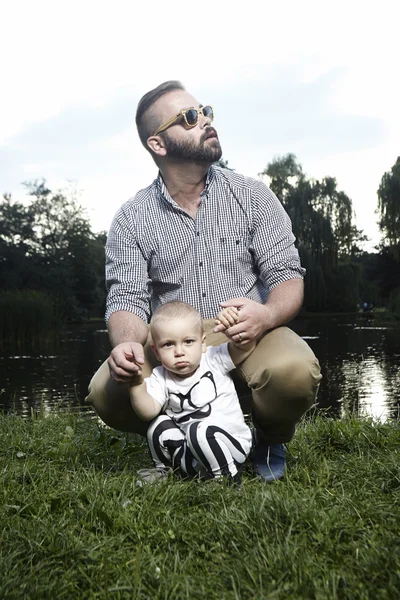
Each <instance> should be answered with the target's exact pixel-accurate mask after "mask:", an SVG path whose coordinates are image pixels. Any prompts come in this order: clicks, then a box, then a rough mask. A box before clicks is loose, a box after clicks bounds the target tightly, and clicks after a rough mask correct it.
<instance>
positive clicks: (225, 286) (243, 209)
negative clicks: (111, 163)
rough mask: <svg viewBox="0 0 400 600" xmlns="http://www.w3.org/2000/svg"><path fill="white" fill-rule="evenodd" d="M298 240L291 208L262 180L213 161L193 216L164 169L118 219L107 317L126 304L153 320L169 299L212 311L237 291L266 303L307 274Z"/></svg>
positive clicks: (209, 314)
mask: <svg viewBox="0 0 400 600" xmlns="http://www.w3.org/2000/svg"><path fill="white" fill-rule="evenodd" d="M294 241H295V237H294V235H293V233H292V227H291V222H290V219H289V217H288V215H287V213H286V212H285V210H284V209H283V207H282V205H281V203H280V202H279V200H278V199H277V197H276V196H275V195H274V194H273V192H271V190H269V189H268V188H267V187H266V186H265V185H264V184H263V183H262V182H261V181H257V180H256V179H251V178H249V177H244V176H243V175H239V174H238V173H235V172H233V171H229V170H227V169H220V168H218V167H215V166H213V167H211V168H210V169H209V171H208V175H207V179H206V185H205V188H204V191H203V192H202V193H201V195H200V206H199V208H198V211H197V215H196V218H195V219H193V218H192V217H191V216H190V215H189V214H188V213H186V212H185V211H184V210H183V209H182V208H180V207H179V205H178V204H176V202H174V200H173V199H172V198H171V196H170V195H169V193H168V190H167V188H166V186H165V184H164V182H163V179H162V177H161V175H159V176H158V178H157V179H156V180H155V181H154V182H153V183H152V184H151V185H150V186H149V187H147V188H146V189H144V190H141V191H139V192H138V193H137V194H136V196H134V197H133V198H131V199H130V200H128V201H127V202H126V203H125V204H124V205H123V206H122V207H121V208H120V209H119V211H118V212H117V213H116V215H115V217H114V220H113V222H112V225H111V228H110V232H109V235H108V240H107V244H106V281H107V291H108V296H107V310H106V320H107V321H108V319H109V317H110V315H111V314H112V313H113V312H116V311H120V310H123V311H130V312H133V313H135V314H136V315H138V316H139V317H140V318H141V319H143V320H144V321H146V322H148V320H149V318H150V315H151V313H152V312H154V310H155V309H156V308H157V307H158V306H159V305H160V304H164V303H165V302H168V301H170V300H182V301H183V302H187V303H188V304H191V305H193V306H195V307H196V308H197V309H198V310H199V311H200V314H201V315H202V316H203V318H206V319H207V318H213V317H215V316H216V314H217V312H218V310H219V303H220V302H222V301H224V300H229V299H230V298H237V297H243V296H245V297H247V298H250V299H251V300H255V301H256V302H262V303H263V302H265V300H266V299H267V297H268V292H269V290H271V289H272V288H274V287H275V286H277V285H279V284H280V283H282V282H284V281H287V280H288V279H294V278H302V277H303V276H304V273H305V270H304V269H303V268H302V267H301V265H300V260H299V255H298V252H297V250H296V248H295V246H294Z"/></svg>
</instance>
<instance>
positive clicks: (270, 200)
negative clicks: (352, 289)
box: [252, 181, 305, 290]
mask: <svg viewBox="0 0 400 600" xmlns="http://www.w3.org/2000/svg"><path fill="white" fill-rule="evenodd" d="M252 200H253V236H252V251H253V253H254V257H255V260H256V264H257V267H258V270H259V273H260V277H261V280H262V282H263V283H264V285H265V286H266V288H267V289H268V290H271V289H272V288H274V287H276V286H277V285H279V284H280V283H283V282H284V281H287V280H289V279H302V278H303V277H304V275H305V269H303V267H302V266H301V264H300V257H299V253H298V251H297V248H296V247H295V245H294V242H295V241H296V238H295V237H294V235H293V232H292V223H291V221H290V218H289V215H288V214H287V212H286V211H285V209H284V208H283V206H282V204H281V203H280V201H279V200H278V198H277V197H276V196H275V194H274V193H273V192H272V191H271V190H270V189H269V188H267V186H266V185H265V184H264V183H262V182H261V181H260V182H257V183H256V187H255V189H254V190H253V198H252Z"/></svg>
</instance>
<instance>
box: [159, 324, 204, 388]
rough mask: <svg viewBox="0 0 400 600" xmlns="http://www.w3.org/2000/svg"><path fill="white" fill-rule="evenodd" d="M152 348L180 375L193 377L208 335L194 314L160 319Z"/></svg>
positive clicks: (166, 366)
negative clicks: (203, 331) (202, 330)
mask: <svg viewBox="0 0 400 600" xmlns="http://www.w3.org/2000/svg"><path fill="white" fill-rule="evenodd" d="M152 337H153V343H152V349H153V352H154V353H155V355H156V356H157V358H158V360H159V361H160V362H161V364H162V365H163V366H164V367H165V368H166V369H167V370H168V371H171V372H172V373H174V374H176V375H178V376H179V377H182V378H185V377H190V375H192V374H193V373H194V372H195V371H196V369H197V367H198V366H199V364H200V360H201V355H202V353H203V352H205V351H206V342H205V335H204V334H203V333H202V332H201V328H200V325H199V322H198V320H197V319H195V318H193V317H186V318H176V319H160V321H158V322H157V323H156V324H155V327H154V329H152Z"/></svg>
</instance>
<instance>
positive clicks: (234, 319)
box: [215, 306, 257, 365]
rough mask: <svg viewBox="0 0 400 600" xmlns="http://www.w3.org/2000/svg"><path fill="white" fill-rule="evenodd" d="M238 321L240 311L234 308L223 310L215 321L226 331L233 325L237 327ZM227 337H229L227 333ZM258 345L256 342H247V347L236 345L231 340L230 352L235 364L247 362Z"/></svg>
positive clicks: (229, 307)
mask: <svg viewBox="0 0 400 600" xmlns="http://www.w3.org/2000/svg"><path fill="white" fill-rule="evenodd" d="M238 321H239V311H238V309H237V308H235V307H234V306H228V307H227V308H223V309H222V310H220V311H219V313H218V314H217V316H216V319H215V324H216V325H223V326H224V327H225V330H226V329H229V327H231V326H232V325H236V323H238ZM225 335H227V334H226V332H225ZM256 345H257V342H256V341H255V340H254V341H252V342H247V343H246V345H245V346H241V345H240V343H238V344H236V343H235V342H234V341H233V340H230V341H229V343H228V350H229V354H230V357H231V359H232V362H233V364H234V365H238V364H240V363H241V362H243V361H244V360H246V358H247V357H248V356H250V354H251V353H252V352H253V350H254V348H255V347H256Z"/></svg>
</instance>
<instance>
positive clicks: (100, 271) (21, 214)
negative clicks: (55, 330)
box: [0, 181, 105, 321]
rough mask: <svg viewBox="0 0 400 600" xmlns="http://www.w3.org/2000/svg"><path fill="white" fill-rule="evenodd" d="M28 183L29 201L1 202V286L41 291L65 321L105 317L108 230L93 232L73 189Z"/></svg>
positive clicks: (5, 200) (6, 199) (5, 196)
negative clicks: (55, 188) (56, 188)
mask: <svg viewBox="0 0 400 600" xmlns="http://www.w3.org/2000/svg"><path fill="white" fill-rule="evenodd" d="M25 185H26V187H27V190H28V193H29V195H30V198H31V200H30V203H27V204H26V205H24V204H21V203H17V202H15V203H13V202H12V199H11V197H10V196H9V195H4V197H3V201H2V202H0V250H1V252H0V289H3V290H10V291H11V290H27V289H30V290H36V291H41V292H43V293H44V294H46V295H47V296H49V297H51V298H52V300H53V303H55V306H56V311H57V315H58V317H59V318H60V319H61V321H65V320H75V321H77V320H81V319H82V318H85V317H87V316H100V315H101V316H102V315H103V312H104V302H105V287H104V244H105V234H104V233H101V234H98V235H94V234H93V232H92V230H91V227H90V224H89V221H88V219H87V217H86V215H85V212H84V209H83V208H82V207H81V206H80V205H79V203H78V202H77V200H76V197H75V195H74V194H73V193H71V194H70V195H69V196H66V195H65V194H64V193H62V192H57V193H53V192H51V190H50V189H48V188H47V186H46V184H45V181H41V182H38V181H33V182H28V183H26V184H25Z"/></svg>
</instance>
